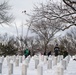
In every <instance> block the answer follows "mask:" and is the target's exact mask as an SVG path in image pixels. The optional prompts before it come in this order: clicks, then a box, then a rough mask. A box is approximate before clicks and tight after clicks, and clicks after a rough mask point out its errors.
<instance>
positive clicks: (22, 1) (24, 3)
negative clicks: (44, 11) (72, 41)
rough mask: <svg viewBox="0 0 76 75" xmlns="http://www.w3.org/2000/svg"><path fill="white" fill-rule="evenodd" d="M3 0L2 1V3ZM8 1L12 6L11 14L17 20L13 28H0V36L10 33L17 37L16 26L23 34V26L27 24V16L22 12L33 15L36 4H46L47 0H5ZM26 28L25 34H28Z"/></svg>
mask: <svg viewBox="0 0 76 75" xmlns="http://www.w3.org/2000/svg"><path fill="white" fill-rule="evenodd" d="M2 1H3V0H0V2H2ZM5 1H8V3H9V5H10V6H12V9H11V10H10V12H11V13H12V14H13V15H14V17H15V20H14V22H13V24H12V26H11V27H9V26H4V27H2V26H0V34H4V33H8V34H11V35H17V34H16V33H17V32H16V27H15V24H16V25H17V27H18V32H19V34H21V25H22V23H23V24H25V20H26V18H27V16H26V15H25V14H24V13H22V11H24V10H26V12H27V13H31V11H32V9H33V7H34V4H38V3H40V2H46V1H47V0H5ZM26 31H27V30H26V27H24V34H25V33H26Z"/></svg>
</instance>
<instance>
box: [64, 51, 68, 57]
mask: <svg viewBox="0 0 76 75" xmlns="http://www.w3.org/2000/svg"><path fill="white" fill-rule="evenodd" d="M67 55H68V51H67V50H64V52H63V57H64V58H65V57H66V56H67Z"/></svg>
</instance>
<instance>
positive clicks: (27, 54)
mask: <svg viewBox="0 0 76 75" xmlns="http://www.w3.org/2000/svg"><path fill="white" fill-rule="evenodd" d="M24 55H25V58H26V57H27V56H29V55H30V50H28V49H25V50H24Z"/></svg>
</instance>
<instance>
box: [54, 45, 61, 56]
mask: <svg viewBox="0 0 76 75" xmlns="http://www.w3.org/2000/svg"><path fill="white" fill-rule="evenodd" d="M59 51H60V48H59V46H58V44H56V46H55V47H54V52H55V56H58V55H59Z"/></svg>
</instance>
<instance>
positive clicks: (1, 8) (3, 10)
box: [0, 2, 13, 25]
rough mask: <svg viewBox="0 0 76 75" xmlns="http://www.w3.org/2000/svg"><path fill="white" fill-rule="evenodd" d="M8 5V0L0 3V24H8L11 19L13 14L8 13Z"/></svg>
mask: <svg viewBox="0 0 76 75" xmlns="http://www.w3.org/2000/svg"><path fill="white" fill-rule="evenodd" d="M10 8H11V7H10V6H9V5H8V2H3V3H0V24H1V25H2V24H4V23H5V24H8V23H9V22H11V21H12V19H13V16H12V15H10V14H9V10H10Z"/></svg>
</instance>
